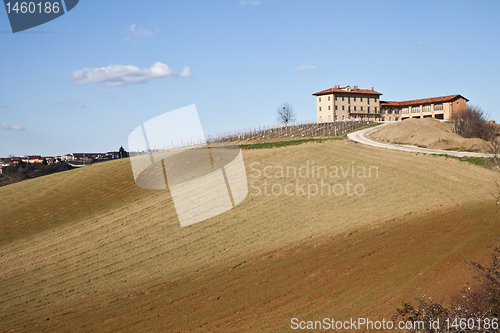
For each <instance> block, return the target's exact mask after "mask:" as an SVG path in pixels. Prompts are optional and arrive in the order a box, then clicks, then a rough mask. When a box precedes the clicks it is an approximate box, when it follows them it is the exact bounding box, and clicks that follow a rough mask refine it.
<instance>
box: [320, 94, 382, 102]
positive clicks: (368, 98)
mask: <svg viewBox="0 0 500 333" xmlns="http://www.w3.org/2000/svg"><path fill="white" fill-rule="evenodd" d="M338 97H339V96H335V100H336V101H337V100H338ZM344 97H345V96H341V98H342V102H343V101H344V100H345V99H344ZM318 100H319V102H321V97H318ZM328 101H330V96H328ZM359 101H360V102H363V97H359ZM373 101H374V102H375V103H377V97H375V98H373ZM353 102H356V97H353ZM347 103H349V104H350V103H351V97H350V96H348V97H347ZM366 103H367V104H370V97H366Z"/></svg>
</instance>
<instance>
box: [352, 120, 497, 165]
mask: <svg viewBox="0 0 500 333" xmlns="http://www.w3.org/2000/svg"><path fill="white" fill-rule="evenodd" d="M389 124H391V123H385V124H382V125H378V126H375V127H369V128H365V129H362V130H360V131H357V132H352V133H349V134H347V137H348V138H349V139H351V140H352V141H356V142H359V143H363V144H365V145H370V146H373V147H380V148H387V149H396V150H404V151H409V152H412V153H422V154H436V155H450V156H457V157H488V158H491V157H493V155H491V154H483V153H472V152H467V151H453V150H441V149H427V148H420V147H417V146H412V145H397V144H393V143H385V142H380V141H375V140H372V139H370V138H368V135H370V134H371V133H373V132H375V131H378V130H379V129H380V128H381V127H383V126H387V125H389Z"/></svg>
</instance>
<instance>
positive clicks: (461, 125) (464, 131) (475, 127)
mask: <svg viewBox="0 0 500 333" xmlns="http://www.w3.org/2000/svg"><path fill="white" fill-rule="evenodd" d="M451 122H452V130H453V132H454V133H456V134H458V135H460V136H462V137H464V138H479V139H483V140H485V141H488V140H490V139H491V138H492V136H494V135H495V134H496V132H495V126H494V125H493V124H492V123H491V122H489V121H488V120H487V116H486V114H485V113H484V111H483V110H482V109H481V108H480V107H478V106H469V105H468V106H467V107H466V108H464V109H461V110H458V111H457V112H454V113H453V114H452V116H451ZM495 136H496V135H495Z"/></svg>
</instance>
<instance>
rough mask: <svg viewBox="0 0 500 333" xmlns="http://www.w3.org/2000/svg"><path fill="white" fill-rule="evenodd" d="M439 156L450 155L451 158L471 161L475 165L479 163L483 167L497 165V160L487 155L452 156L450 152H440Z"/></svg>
mask: <svg viewBox="0 0 500 333" xmlns="http://www.w3.org/2000/svg"><path fill="white" fill-rule="evenodd" d="M437 156H444V157H449V158H455V159H457V160H459V161H462V162H469V163H470V164H474V165H479V166H483V167H489V168H490V167H493V166H494V165H495V162H494V161H493V159H492V158H486V157H458V156H452V155H448V154H439V155H437Z"/></svg>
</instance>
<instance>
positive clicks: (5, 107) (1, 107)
mask: <svg viewBox="0 0 500 333" xmlns="http://www.w3.org/2000/svg"><path fill="white" fill-rule="evenodd" d="M7 108H9V106H8V105H7V104H0V109H7Z"/></svg>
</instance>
